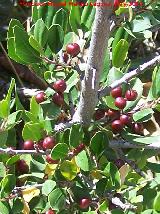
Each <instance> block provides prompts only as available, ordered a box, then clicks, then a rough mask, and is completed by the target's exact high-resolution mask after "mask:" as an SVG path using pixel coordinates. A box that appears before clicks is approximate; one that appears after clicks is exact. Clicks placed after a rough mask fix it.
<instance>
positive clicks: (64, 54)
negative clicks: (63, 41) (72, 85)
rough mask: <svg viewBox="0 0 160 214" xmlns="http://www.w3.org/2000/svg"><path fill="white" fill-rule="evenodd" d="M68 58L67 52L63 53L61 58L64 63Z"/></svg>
mask: <svg viewBox="0 0 160 214" xmlns="http://www.w3.org/2000/svg"><path fill="white" fill-rule="evenodd" d="M68 59H69V56H68V54H67V53H63V60H64V62H65V63H67V62H68Z"/></svg>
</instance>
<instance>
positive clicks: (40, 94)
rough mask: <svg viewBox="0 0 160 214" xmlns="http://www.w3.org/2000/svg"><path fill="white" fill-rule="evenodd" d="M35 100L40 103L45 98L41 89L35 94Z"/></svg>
mask: <svg viewBox="0 0 160 214" xmlns="http://www.w3.org/2000/svg"><path fill="white" fill-rule="evenodd" d="M35 100H36V102H37V103H42V102H44V101H45V100H46V94H45V93H44V92H43V91H42V92H39V93H38V94H37V95H36V96H35Z"/></svg>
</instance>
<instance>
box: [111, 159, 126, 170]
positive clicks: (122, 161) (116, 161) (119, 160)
mask: <svg viewBox="0 0 160 214" xmlns="http://www.w3.org/2000/svg"><path fill="white" fill-rule="evenodd" d="M114 163H115V165H116V166H117V168H118V169H120V168H121V167H122V166H123V165H124V164H125V162H124V160H122V159H117V160H115V161H114Z"/></svg>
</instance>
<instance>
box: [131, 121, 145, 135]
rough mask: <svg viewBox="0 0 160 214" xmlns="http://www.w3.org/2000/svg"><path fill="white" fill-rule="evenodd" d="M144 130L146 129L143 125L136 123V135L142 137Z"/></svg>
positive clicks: (134, 127)
mask: <svg viewBox="0 0 160 214" xmlns="http://www.w3.org/2000/svg"><path fill="white" fill-rule="evenodd" d="M143 130H144V127H143V124H142V123H134V124H133V131H134V133H136V134H140V135H142V134H143Z"/></svg>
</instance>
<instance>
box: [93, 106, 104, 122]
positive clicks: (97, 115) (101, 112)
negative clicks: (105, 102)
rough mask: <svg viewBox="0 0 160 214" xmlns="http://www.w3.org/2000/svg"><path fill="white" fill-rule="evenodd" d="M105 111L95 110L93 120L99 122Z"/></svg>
mask: <svg viewBox="0 0 160 214" xmlns="http://www.w3.org/2000/svg"><path fill="white" fill-rule="evenodd" d="M105 113H106V111H105V110H104V109H97V110H96V111H95V113H94V115H93V117H94V119H95V120H100V119H101V118H103V117H104V116H105Z"/></svg>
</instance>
